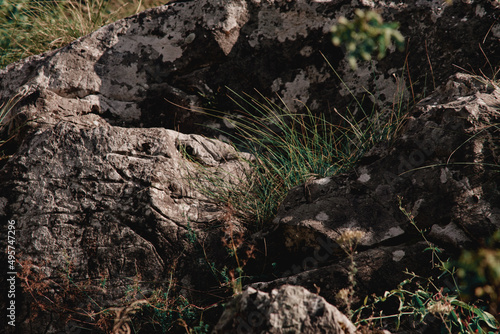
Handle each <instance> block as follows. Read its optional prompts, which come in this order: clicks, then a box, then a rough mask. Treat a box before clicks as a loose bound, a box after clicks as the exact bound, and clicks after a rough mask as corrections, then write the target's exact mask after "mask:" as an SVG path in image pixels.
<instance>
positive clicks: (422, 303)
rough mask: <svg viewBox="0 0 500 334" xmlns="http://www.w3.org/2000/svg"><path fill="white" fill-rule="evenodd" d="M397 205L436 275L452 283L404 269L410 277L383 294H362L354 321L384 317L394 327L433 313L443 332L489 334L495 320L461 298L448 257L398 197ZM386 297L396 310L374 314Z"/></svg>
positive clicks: (378, 320)
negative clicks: (420, 241)
mask: <svg viewBox="0 0 500 334" xmlns="http://www.w3.org/2000/svg"><path fill="white" fill-rule="evenodd" d="M399 208H400V210H401V212H403V214H404V215H405V216H406V217H407V218H408V220H409V221H410V223H411V225H413V226H414V227H415V228H416V229H417V231H418V232H419V233H420V235H421V236H422V238H423V239H424V241H425V242H426V243H427V244H428V248H427V249H426V250H429V251H431V252H432V258H433V266H434V268H437V269H438V270H439V271H440V272H441V275H440V276H439V277H438V279H441V280H442V279H448V280H449V281H450V282H452V284H449V285H448V286H446V287H440V286H438V285H437V284H436V283H435V279H434V278H433V277H427V278H426V277H421V276H418V275H416V274H415V273H412V272H408V271H406V272H405V273H406V274H407V275H409V276H410V278H409V279H406V280H405V281H403V282H402V283H400V284H399V285H398V287H397V288H396V289H393V290H391V291H386V292H385V293H384V295H383V296H374V297H373V301H372V302H371V303H368V297H367V298H365V300H364V304H363V305H362V306H361V307H360V308H358V309H357V310H356V311H354V315H355V316H356V324H358V325H361V324H373V323H377V324H378V325H379V326H382V325H383V322H384V321H386V320H392V321H394V322H395V326H396V329H398V328H399V326H400V324H401V321H402V319H403V318H407V319H412V320H413V321H414V322H415V323H417V324H424V323H425V321H426V320H427V319H428V318H429V317H430V316H434V317H435V318H437V319H440V321H441V323H442V326H443V329H442V332H445V333H450V334H452V333H471V334H472V333H485V334H486V333H488V334H493V333H494V332H493V330H496V329H498V328H499V324H498V322H496V320H495V318H494V317H493V316H492V315H491V314H490V313H488V312H486V311H485V310H484V309H482V308H480V307H478V306H477V305H474V304H470V303H466V302H464V301H462V295H461V293H462V291H461V289H460V287H459V285H458V284H457V281H456V277H457V269H456V268H455V267H454V266H451V265H450V261H448V260H447V261H443V260H442V259H441V258H440V253H441V252H442V250H441V249H439V248H438V247H436V246H435V245H433V244H432V243H431V242H430V241H428V240H427V238H426V236H425V233H424V231H422V230H421V229H420V228H418V226H417V225H416V223H415V221H414V219H413V216H412V215H411V213H409V212H407V211H406V210H405V209H404V208H403V206H402V204H401V199H400V202H399ZM422 282H423V283H422ZM390 299H391V300H393V301H394V300H396V301H397V302H398V303H397V304H398V309H397V313H394V314H388V315H387V314H383V312H382V311H378V314H376V313H377V311H376V310H379V309H378V308H377V305H378V304H380V303H385V302H387V301H388V300H390ZM366 310H370V314H371V316H368V317H367V316H365V312H364V311H366Z"/></svg>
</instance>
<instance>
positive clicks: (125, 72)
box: [0, 0, 500, 134]
mask: <svg viewBox="0 0 500 334" xmlns="http://www.w3.org/2000/svg"><path fill="white" fill-rule="evenodd" d="M358 7H363V8H368V9H372V8H374V9H376V10H377V11H379V12H381V14H382V15H383V16H384V18H385V19H386V20H390V21H399V22H400V23H401V31H402V33H403V35H405V36H406V37H407V50H406V52H405V53H401V52H397V51H394V50H392V51H391V50H390V51H389V53H388V56H387V57H386V58H385V59H382V60H373V61H372V62H371V63H369V64H368V63H360V67H359V69H358V71H352V70H351V69H350V68H349V66H348V64H347V61H346V60H345V59H344V58H343V54H342V50H341V49H340V48H337V47H334V46H333V45H332V43H331V41H330V35H329V30H330V27H331V26H332V25H333V24H334V23H335V22H336V19H337V18H338V17H340V16H347V17H350V16H351V15H352V13H353V12H354V9H355V8H358ZM499 13H500V9H499V8H498V2H497V1H490V0H488V1H454V4H453V5H449V6H447V5H444V4H442V3H441V2H439V1H432V2H426V1H408V2H403V3H399V4H387V3H386V2H385V1H362V2H361V4H360V3H358V1H353V2H338V1H284V0H280V1H255V0H224V1H211V0H202V1H178V2H172V3H171V4H168V5H166V6H163V7H159V8H155V9H151V10H148V11H146V12H143V13H140V14H137V15H135V16H132V17H130V18H127V19H123V20H120V21H117V22H115V23H113V24H110V25H108V26H105V27H103V28H101V29H99V30H98V31H96V32H94V33H92V34H90V35H89V36H86V37H82V38H80V39H78V40H76V41H75V42H73V43H71V44H70V45H68V46H67V47H64V48H62V49H60V50H56V51H51V52H48V53H47V54H45V55H41V56H35V57H32V58H29V59H26V60H23V61H21V62H18V63H16V64H12V65H10V66H8V67H7V68H5V69H3V70H0V77H1V78H2V80H1V81H0V103H1V102H4V101H6V100H7V99H9V98H11V97H12V96H14V95H15V94H16V93H19V92H28V93H30V101H31V102H29V103H34V102H35V101H36V100H38V99H39V98H40V99H42V100H43V99H44V98H43V96H44V94H45V93H43V92H44V91H50V92H52V93H55V94H57V95H58V96H59V97H61V98H67V99H70V100H71V101H72V103H73V104H74V107H75V108H81V109H82V110H83V112H86V113H94V114H96V115H100V116H101V117H103V118H104V119H106V120H107V121H108V122H110V124H114V125H120V126H127V127H136V126H141V127H152V126H153V127H154V126H161V127H166V128H170V129H175V130H178V131H181V132H183V133H192V132H196V133H210V134H214V132H213V131H210V130H209V129H208V128H207V127H206V125H211V126H214V127H221V126H223V124H222V123H221V122H218V121H217V120H214V119H209V118H207V117H205V116H203V115H200V114H199V113H196V112H193V111H192V110H191V111H190V110H188V109H193V108H199V107H203V106H209V107H214V106H216V107H217V108H218V109H219V110H220V111H229V112H230V111H232V109H234V105H233V104H231V103H229V102H228V100H227V99H226V98H225V94H226V93H227V89H226V87H229V88H231V89H233V90H234V91H236V92H242V91H246V92H249V93H252V92H253V90H254V89H256V90H258V91H260V92H261V93H263V94H264V96H268V97H270V98H273V97H274V96H275V94H278V95H279V96H281V97H282V98H283V100H284V101H285V102H286V103H287V104H288V107H289V108H291V109H292V110H294V109H300V108H302V106H303V104H302V103H304V104H305V105H307V106H308V107H309V108H310V109H311V110H312V111H313V112H315V113H317V112H326V111H329V110H331V109H332V107H336V108H337V109H338V110H340V111H341V112H342V111H343V110H344V109H345V105H346V104H347V103H348V102H351V101H352V96H351V93H350V92H349V91H348V90H347V89H346V87H345V86H344V85H343V84H342V83H341V82H340V80H338V79H337V78H336V77H335V75H334V73H333V71H332V70H331V69H330V68H329V66H328V65H327V63H326V62H325V59H324V58H323V56H322V54H324V56H325V57H326V59H328V60H329V61H330V63H331V64H332V66H333V67H334V68H335V69H336V71H337V72H338V73H339V75H340V77H341V78H342V79H343V81H344V82H345V83H346V84H347V86H348V87H349V88H350V91H351V92H352V93H354V94H355V95H358V96H359V95H361V94H365V93H366V90H368V91H370V92H372V93H373V94H374V95H370V96H367V97H368V99H370V100H371V102H368V99H366V100H365V102H364V103H375V104H378V105H379V106H380V107H391V106H392V105H393V103H394V99H395V98H396V95H395V94H396V93H400V92H402V91H405V90H406V87H407V86H409V85H412V90H411V91H412V93H413V94H414V96H413V98H418V96H417V95H420V96H422V95H423V94H425V93H426V92H429V91H432V90H433V88H434V87H436V86H439V85H440V84H442V83H444V82H445V81H446V79H447V78H448V77H449V76H450V75H452V74H453V73H454V72H455V71H456V69H457V68H460V67H461V68H466V69H469V68H471V69H472V70H474V71H482V72H485V73H487V72H488V71H490V70H492V68H491V67H490V66H489V64H498V63H500V53H499V50H498V40H499V37H500V35H499V23H498V21H497V19H498V15H499ZM485 56H487V57H488V58H489V59H488V61H487V60H486V59H485ZM403 77H405V78H406V79H403ZM410 80H411V81H410ZM431 83H432V84H431ZM31 93H33V94H35V95H33V94H31ZM41 93H42V94H41ZM406 93H409V92H408V91H407V92H406ZM40 94H41V95H40ZM39 96H40V97H39ZM375 97H376V100H375ZM296 100H299V101H300V102H297V101H296ZM25 103H28V101H24V102H23V101H21V102H20V104H19V107H18V109H16V110H14V111H13V112H12V113H13V115H14V114H17V113H18V112H21V111H23V110H24V108H23V105H24V104H25ZM174 104H175V105H174ZM47 108H51V106H50V105H47ZM186 108H187V109H186ZM353 108H354V109H355V108H356V107H355V106H353ZM354 112H355V111H354ZM32 116H33V115H30V114H27V115H26V117H28V118H29V117H32Z"/></svg>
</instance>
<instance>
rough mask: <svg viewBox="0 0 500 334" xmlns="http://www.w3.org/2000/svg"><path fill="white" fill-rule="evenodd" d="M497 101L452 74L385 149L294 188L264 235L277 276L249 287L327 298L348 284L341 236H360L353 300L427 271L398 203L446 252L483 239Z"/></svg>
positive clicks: (487, 89) (494, 215)
mask: <svg viewBox="0 0 500 334" xmlns="http://www.w3.org/2000/svg"><path fill="white" fill-rule="evenodd" d="M499 105H500V88H499V87H498V86H496V85H492V84H491V82H488V81H487V80H484V79H482V78H478V77H475V76H471V75H464V74H456V75H455V76H453V77H451V78H450V80H449V81H448V83H447V84H446V85H444V86H442V87H441V88H439V89H438V90H437V91H436V92H435V93H434V94H432V95H431V96H429V97H428V98H426V99H425V100H423V101H421V102H420V103H419V104H417V105H416V106H415V108H414V110H413V111H412V112H411V113H410V115H409V117H408V120H407V122H406V124H405V126H404V127H403V129H402V130H401V133H400V135H399V136H398V137H397V138H396V139H395V140H394V142H393V143H392V144H389V143H387V142H382V143H380V144H379V145H376V146H375V147H373V149H372V150H371V151H369V152H367V154H366V155H365V156H364V157H363V158H362V159H361V161H360V163H359V164H357V166H356V167H355V168H354V170H353V171H352V172H350V173H345V174H341V175H336V176H332V177H328V178H322V179H317V180H315V181H313V182H310V183H308V184H307V185H301V186H298V187H296V188H293V189H292V190H291V191H289V193H288V195H287V197H286V198H285V200H284V201H283V203H282V205H281V206H280V209H279V211H278V214H277V217H276V218H275V220H274V223H275V230H274V231H272V232H269V233H268V234H267V235H266V236H265V238H266V239H267V240H271V242H268V244H267V246H268V252H269V254H273V255H272V256H271V258H269V259H267V261H269V262H275V263H278V264H279V266H280V267H279V268H278V269H277V273H276V275H278V276H281V277H282V278H280V279H277V280H275V281H271V282H263V283H254V284H253V285H252V286H253V287H256V288H276V286H279V285H281V284H285V283H287V284H297V285H302V286H305V287H307V288H313V287H318V288H321V295H322V296H324V297H325V298H326V299H327V300H328V301H334V300H335V294H336V292H337V291H339V290H340V289H342V288H344V287H346V286H348V284H349V283H348V269H347V268H349V264H350V261H349V260H348V259H346V254H345V252H344V251H343V250H342V249H341V248H340V246H339V245H338V243H339V241H338V239H339V237H340V236H341V234H342V233H343V232H345V231H349V230H350V231H362V232H364V236H363V238H362V239H361V240H360V241H359V244H358V247H357V254H356V255H355V256H354V261H355V263H356V267H357V270H358V273H357V275H356V282H358V285H357V286H356V295H358V296H359V298H364V296H366V295H369V294H371V293H378V294H382V293H383V292H384V291H386V290H391V289H393V288H395V287H396V286H397V284H399V283H400V282H402V281H403V280H405V279H407V278H408V275H406V274H404V271H409V272H416V273H421V275H422V276H423V277H428V276H429V275H432V270H431V269H432V264H431V263H432V259H431V254H430V252H425V253H424V249H425V248H426V247H427V246H428V245H427V244H426V243H425V242H423V239H422V237H421V236H420V234H419V233H418V231H417V229H416V228H415V227H414V226H412V225H411V224H410V222H409V219H408V217H407V216H405V215H404V214H403V213H402V211H401V210H400V208H399V203H398V198H401V205H402V207H403V208H404V209H405V210H406V211H407V212H408V213H410V214H412V216H413V217H414V218H413V219H414V222H415V223H416V224H417V226H418V228H419V229H421V230H422V231H428V232H429V233H428V234H426V235H427V238H428V239H429V240H430V241H431V242H433V243H434V244H435V245H436V246H438V247H440V248H441V249H445V250H447V251H448V252H449V253H448V255H454V256H456V255H457V254H458V252H459V251H460V250H461V249H464V248H471V247H472V248H473V247H476V246H477V245H480V244H482V243H484V241H485V240H486V239H487V238H488V237H489V236H491V235H492V234H493V233H494V232H495V231H496V230H498V229H500V206H499V205H500V191H499V185H500V174H499V162H500V160H499V152H500V151H499V150H498V148H499V147H500V146H499V145H498V143H499V138H500V133H499V130H498V127H497V126H496V125H495V124H498V122H499V121H500V110H499V109H498V106H499ZM441 256H442V258H443V260H446V256H445V255H441ZM434 260H435V259H434ZM434 274H435V273H434Z"/></svg>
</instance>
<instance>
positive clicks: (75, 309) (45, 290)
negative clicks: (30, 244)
mask: <svg viewBox="0 0 500 334" xmlns="http://www.w3.org/2000/svg"><path fill="white" fill-rule="evenodd" d="M18 264H19V267H20V268H21V270H20V271H19V272H18V278H19V280H20V282H21V288H22V290H23V292H24V294H26V295H27V296H30V297H31V298H30V299H31V301H30V304H29V311H28V312H29V321H30V322H32V321H34V320H36V318H37V317H39V316H41V315H42V314H44V313H54V314H56V315H57V318H58V319H60V321H61V322H64V323H66V324H67V323H69V322H70V321H76V322H79V323H85V324H86V325H89V326H97V327H98V328H100V329H102V330H106V328H108V327H109V325H108V324H107V322H108V320H107V319H105V317H101V316H100V315H101V313H100V311H102V310H99V311H98V312H96V311H95V307H96V306H97V305H96V304H95V302H94V301H93V300H90V301H89V302H88V303H87V304H86V305H85V306H84V307H81V306H77V305H78V304H80V305H81V304H82V303H83V301H84V299H85V298H89V297H85V294H86V292H90V290H91V282H90V281H89V280H87V281H85V282H74V281H72V280H71V278H70V274H71V267H72V265H71V264H69V267H68V270H67V272H66V273H65V274H61V275H59V277H57V278H51V277H48V276H47V275H46V274H45V273H44V272H43V267H45V266H47V265H48V263H47V262H46V261H42V262H41V263H39V264H35V263H34V261H33V260H32V259H31V258H27V259H24V260H18ZM98 315H99V316H98ZM82 318H86V319H91V320H92V323H91V322H88V321H82V320H81V319H82ZM96 318H97V319H96ZM95 320H97V321H95ZM94 321H95V323H94Z"/></svg>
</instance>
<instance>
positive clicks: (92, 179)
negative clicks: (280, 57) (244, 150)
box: [0, 114, 246, 333]
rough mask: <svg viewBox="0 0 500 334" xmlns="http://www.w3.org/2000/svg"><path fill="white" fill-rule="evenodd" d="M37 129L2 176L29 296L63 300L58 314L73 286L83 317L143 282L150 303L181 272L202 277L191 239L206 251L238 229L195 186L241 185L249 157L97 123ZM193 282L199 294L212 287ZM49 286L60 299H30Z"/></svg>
mask: <svg viewBox="0 0 500 334" xmlns="http://www.w3.org/2000/svg"><path fill="white" fill-rule="evenodd" d="M73 118H74V120H73V121H72V119H73ZM37 122H40V126H39V127H38V128H37V127H35V128H34V129H33V130H32V131H31V132H30V133H28V135H27V137H28V138H30V140H25V142H24V144H23V145H22V146H21V147H20V148H19V150H18V152H17V153H16V155H15V156H14V157H12V158H11V159H10V161H9V163H8V164H7V166H5V167H4V168H3V169H2V171H1V175H0V179H1V180H2V182H1V193H2V194H3V196H4V197H3V198H4V199H5V201H6V202H7V203H8V204H7V203H5V204H6V205H4V209H3V211H4V214H6V215H7V216H8V217H9V219H14V220H15V221H16V223H17V225H16V231H17V235H16V248H17V249H19V253H20V256H19V261H20V263H21V265H22V267H20V268H19V270H20V271H21V273H20V276H21V277H23V280H22V283H23V286H24V289H25V293H34V294H35V295H36V294H37V293H40V294H41V295H43V296H44V298H54V297H53V296H54V295H55V296H56V297H55V298H57V296H58V295H59V298H62V299H63V301H62V302H61V303H60V304H59V305H57V307H59V309H57V307H55V305H52V306H54V309H55V310H56V311H61V310H64V307H68V305H67V304H66V303H68V302H69V300H70V298H71V297H70V296H69V293H68V291H66V290H64V289H58V288H57V286H64V285H65V284H64V282H66V283H68V279H69V280H74V282H76V283H75V286H76V285H77V286H78V287H80V289H81V291H76V292H75V293H76V294H82V293H86V297H83V298H81V299H80V302H81V303H83V304H78V303H77V304H75V305H72V306H73V307H74V310H75V311H76V310H78V309H79V308H82V307H84V306H85V304H86V303H87V302H88V301H89V300H93V301H95V302H96V303H97V304H98V305H99V307H101V308H105V307H110V306H115V305H120V304H121V300H122V299H123V298H124V297H126V296H127V290H130V289H129V288H128V286H130V285H131V284H133V283H134V280H135V281H137V284H138V285H137V289H140V291H141V296H144V295H146V296H147V295H148V294H150V293H151V291H152V290H154V289H155V288H156V287H157V286H161V285H162V284H168V280H167V277H168V275H167V274H168V273H169V272H170V271H171V270H173V268H175V269H176V276H175V277H174V278H179V279H180V278H182V277H183V276H185V275H187V274H189V273H190V272H193V271H194V272H196V271H199V269H195V268H194V267H196V260H195V259H193V260H191V259H190V260H189V261H185V260H184V259H185V258H186V256H196V255H193V254H190V249H192V248H193V246H192V242H193V241H191V242H190V241H189V235H190V234H196V238H197V240H198V241H200V242H202V241H204V240H205V241H206V240H209V239H214V238H215V239H219V240H220V238H221V236H222V235H223V232H217V229H213V230H212V232H211V234H207V232H206V230H207V228H208V227H209V226H210V225H212V224H214V223H215V222H219V224H221V223H222V224H225V223H228V222H227V221H226V222H224V221H225V220H224V219H223V218H222V217H223V216H224V214H225V211H224V207H223V206H221V205H219V204H218V203H215V202H214V201H213V199H210V198H207V197H206V196H205V195H204V194H203V193H202V192H201V190H200V189H198V187H197V185H196V184H197V183H196V182H197V181H194V180H197V178H199V177H200V175H201V174H202V173H207V172H210V173H216V172H219V173H220V174H221V175H222V177H225V178H226V179H227V182H233V183H236V182H241V181H242V180H244V178H245V176H244V169H245V168H246V167H245V166H246V165H245V163H244V162H243V161H242V160H241V159H239V157H243V156H244V155H243V156H241V155H238V154H237V153H236V151H235V150H234V148H232V147H231V146H229V145H228V144H225V143H222V142H219V141H217V140H213V139H208V138H203V137H201V136H199V135H185V134H182V133H179V132H176V131H173V130H167V129H161V128H150V129H139V128H121V127H116V126H110V125H108V124H106V122H104V121H103V120H102V119H101V118H100V117H98V116H96V115H93V114H91V115H86V116H83V115H71V116H70V115H62V116H58V115H54V114H52V117H51V116H50V115H44V116H43V120H38V121H37ZM186 152H188V153H189V157H187V156H186V154H187V153H186ZM192 160H196V161H198V162H199V163H202V164H203V165H204V166H205V167H204V168H205V170H204V171H203V172H202V171H200V169H199V167H198V165H197V164H195V163H194V162H192ZM232 223H233V224H234V223H236V221H235V220H234V218H233V221H232ZM193 266H194V267H193ZM206 269H208V267H207V268H206ZM30 271H32V274H33V273H36V275H35V276H33V275H29V272H30ZM36 277H38V278H40V281H37V278H36ZM188 277H189V280H190V282H191V284H197V283H196V282H197V281H200V282H201V281H202V280H203V279H202V278H201V277H198V276H193V277H191V275H190V274H189V275H188ZM24 279H26V280H24ZM186 279H187V277H186ZM43 281H48V282H52V283H47V284H48V285H49V286H50V289H53V290H52V292H50V291H49V290H46V291H45V290H42V291H36V290H35V291H30V284H32V285H33V286H35V285H36V284H40V283H41V282H43ZM205 281H206V279H205ZM83 282H87V283H85V284H83ZM99 282H105V284H104V285H103V284H102V283H99ZM206 283H208V281H207V282H206ZM206 283H205V284H206ZM138 291H139V290H138ZM66 294H67V295H66ZM129 297H130V296H129ZM73 298H74V297H73ZM42 304H43V303H42ZM24 306H29V303H26V305H24ZM96 306H97V305H94V306H93V307H94V311H99V310H98V309H95V307H96ZM35 310H36V308H34V309H33V310H31V311H32V312H34V311H35ZM21 311H23V309H22V308H21V307H19V314H18V315H19V318H18V319H22V317H23V316H24V313H23V312H21ZM55 314H57V312H56V313H55ZM28 316H29V315H28ZM55 319H57V318H55ZM37 321H42V322H44V321H47V322H49V323H50V320H49V319H48V318H47V319H45V320H42V318H39V319H37ZM54 321H56V320H54ZM62 323H63V324H64V322H62ZM26 325H29V324H26ZM59 325H61V324H60V323H59ZM18 326H20V327H22V328H24V329H25V330H26V331H25V332H29V331H28V330H27V329H26V327H23V324H22V323H18ZM54 326H55V327H54V328H55V329H57V326H56V325H54ZM33 333H38V331H37V330H36V329H33Z"/></svg>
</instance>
